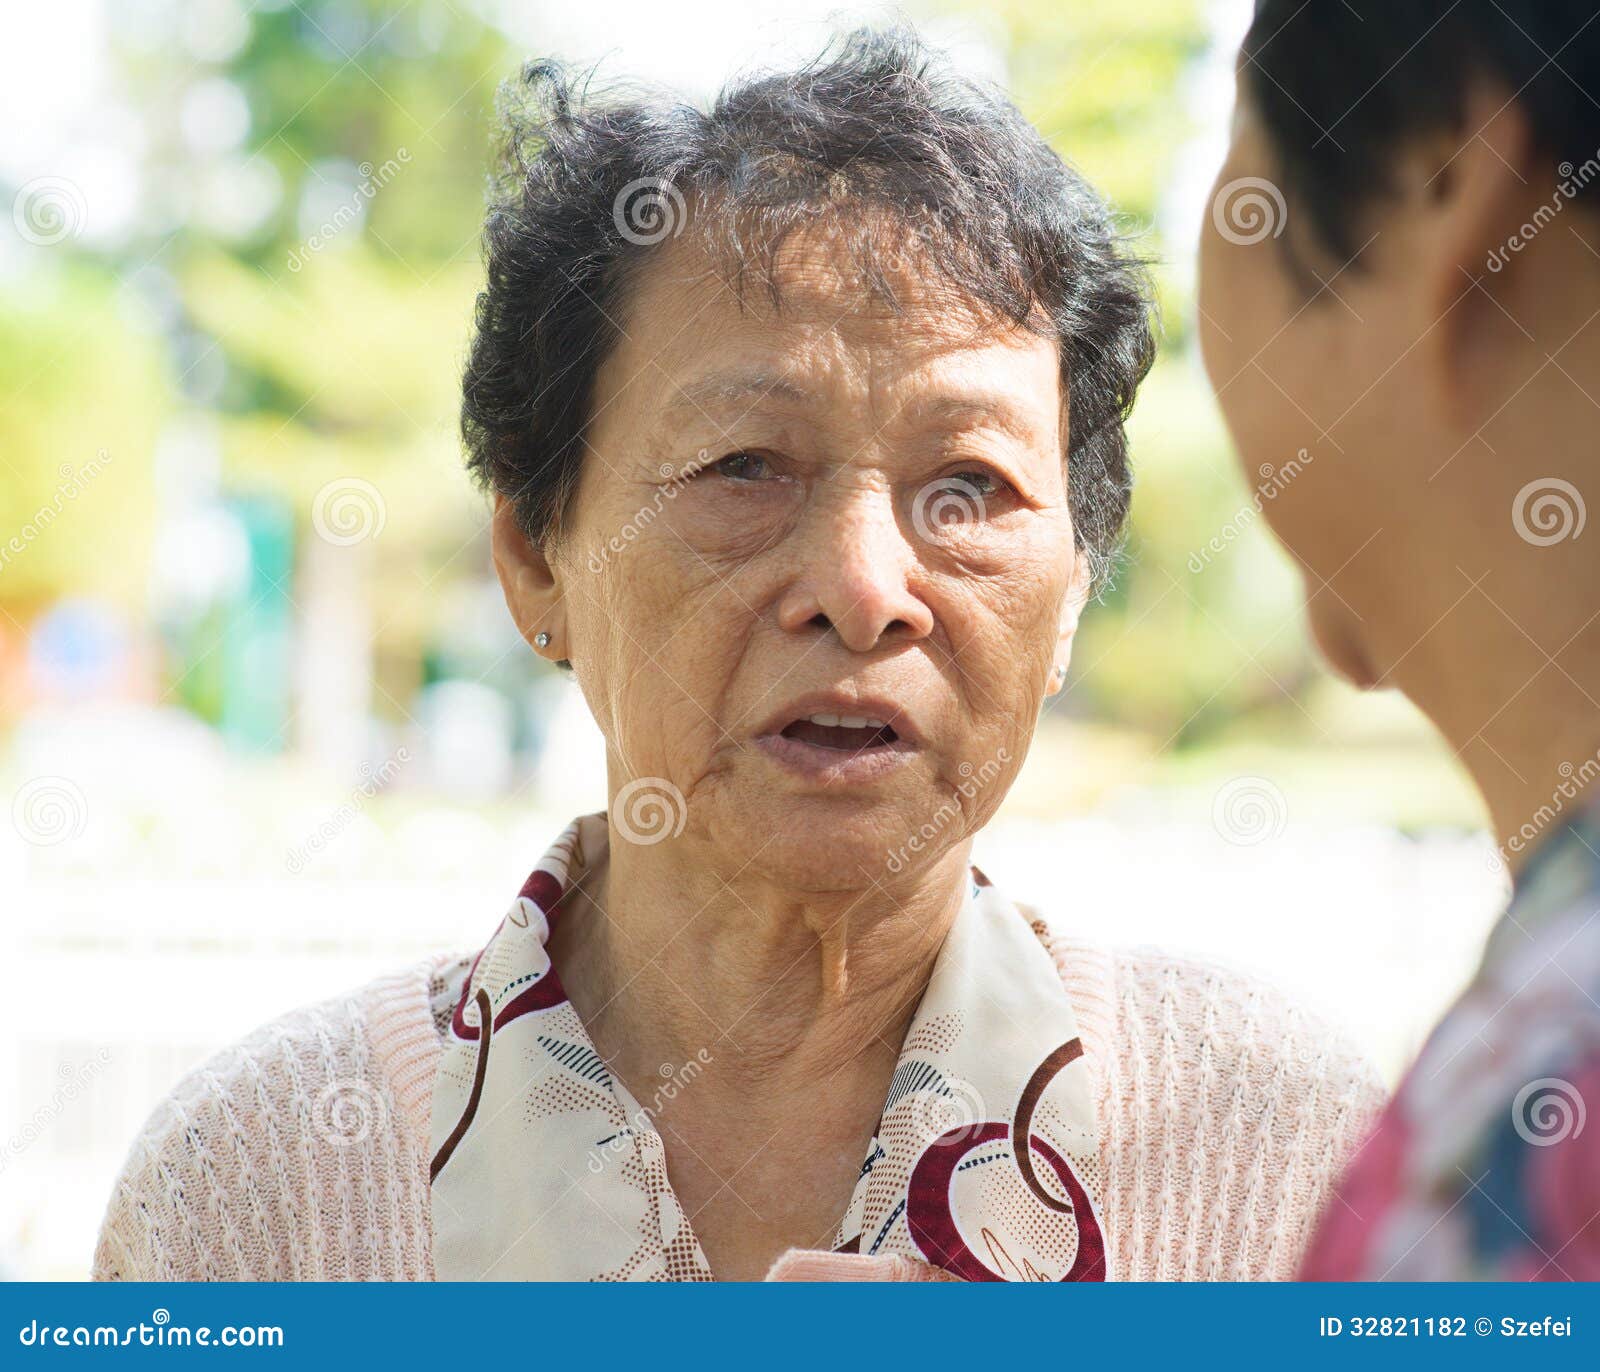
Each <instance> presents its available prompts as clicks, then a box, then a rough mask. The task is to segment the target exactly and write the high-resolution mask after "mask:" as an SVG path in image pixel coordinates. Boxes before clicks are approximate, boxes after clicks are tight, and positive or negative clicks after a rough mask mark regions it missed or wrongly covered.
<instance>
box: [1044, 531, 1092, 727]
mask: <svg viewBox="0 0 1600 1372" xmlns="http://www.w3.org/2000/svg"><path fill="white" fill-rule="evenodd" d="M1093 587H1094V571H1093V569H1092V568H1091V566H1090V565H1089V558H1088V555H1087V554H1086V553H1083V552H1079V553H1077V554H1076V555H1075V556H1074V557H1073V562H1072V581H1071V584H1070V585H1068V587H1067V594H1066V596H1065V598H1064V599H1063V600H1062V602H1061V626H1060V630H1059V632H1058V633H1057V635H1056V655H1055V661H1054V666H1053V667H1052V668H1051V673H1050V680H1049V683H1048V684H1047V685H1046V687H1045V694H1046V695H1052V696H1053V695H1055V694H1056V693H1057V692H1058V691H1060V690H1061V688H1062V687H1063V686H1065V685H1066V684H1067V669H1068V667H1070V666H1071V665H1072V640H1073V638H1074V637H1075V636H1076V634H1077V632H1078V621H1079V620H1080V619H1082V618H1083V607H1084V606H1085V605H1087V604H1088V603H1089V593H1090V591H1091V590H1092V589H1093Z"/></svg>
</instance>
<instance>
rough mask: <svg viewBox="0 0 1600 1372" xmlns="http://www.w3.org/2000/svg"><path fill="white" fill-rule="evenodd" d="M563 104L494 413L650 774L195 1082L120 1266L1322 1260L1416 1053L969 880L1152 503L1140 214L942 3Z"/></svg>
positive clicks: (160, 1124)
mask: <svg viewBox="0 0 1600 1372" xmlns="http://www.w3.org/2000/svg"><path fill="white" fill-rule="evenodd" d="M520 92H521V97H522V98H521V99H519V100H517V101H515V102H513V107H512V113H511V115H510V136H509V155H508V158H507V162H506V167H507V171H506V176H505V179H504V181H503V185H502V191H501V194H500V197H499V198H498V200H497V203H495V205H494V206H493V208H492V210H491V213H490V216H489V220H488V227H487V231H486V240H487V257H488V284H487V286H486V288H485V290H484V292H483V294H482V295H481V296H480V297H479V301H478V312H477V332H476V339H475V342H474V344H473V348H472V352H471V358H470V361H469V364H468V366H467V371H466V382H465V403H464V407H463V413H464V428H465V434H466V440H467V446H468V449H469V452H470V460H471V465H472V467H473V469H474V470H475V471H476V472H477V474H478V475H479V476H480V477H481V478H482V479H483V480H484V482H485V483H486V484H487V486H488V488H489V489H490V491H491V492H492V493H493V498H494V519H493V548H494V561H495V566H496V568H497V570H498V572H499V576H500V580H501V583H502V585H503V586H504V589H505V596H506V602H507V604H508V606H509V608H510V611H511V613H512V615H513V616H514V618H515V620H516V623H517V625H518V627H519V628H520V629H521V631H522V632H523V634H524V635H525V636H526V637H527V638H528V640H529V641H530V643H531V644H532V645H533V648H534V650H535V651H536V652H537V653H539V654H540V655H541V656H543V657H545V658H547V659H549V660H551V661H552V662H558V663H564V664H570V666H571V669H572V671H573V672H574V673H575V674H576V677H577V680H578V682H579V684H580V685H581V687H582V689H583V692H584V694H585V696H586V697H587V700H588V702H589V705H590V707H591V708H592V710H593V712H594V716H595V718H596V720H597V721H598V722H599V725H600V728H601V730H602V731H603V733H604V735H605V737H606V741H607V745H608V757H609V775H610V781H609V785H610V806H609V809H608V811H607V812H606V813H605V814H599V815H591V816H587V817H584V818H580V819H578V820H576V821H575V822H574V823H573V824H572V825H571V826H570V827H569V828H568V829H567V830H566V832H565V833H563V834H561V835H560V836H559V837H558V838H557V839H556V840H555V842H554V844H553V845H552V847H551V848H550V850H549V851H548V852H547V853H546V854H545V855H544V856H543V857H542V858H540V859H539V860H538V862H537V863H536V864H535V865H534V867H533V870H532V873H531V875H529V877H528V878H527V881H526V882H525V883H524V885H523V886H522V889H521V890H520V891H519V892H518V893H517V894H516V896H515V898H514V899H513V900H512V902H511V905H510V908H509V909H508V910H507V911H506V912H505V914H504V916H503V917H502V918H501V920H500V923H499V925H498V926H497V927H493V928H483V929H482V930H481V932H480V935H479V938H480V944H479V951H477V952H476V953H475V954H474V955H472V956H470V957H462V958H450V959H443V960H440V961H437V962H434V963H432V964H430V965H428V966H425V967H422V968H418V969H413V970H410V971H407V972H403V973H401V974H399V975H397V976H392V977H389V978H387V979H385V980H382V981H379V982H377V983H375V984H374V985H372V986H369V987H367V988H366V989H364V990H362V991H358V992H356V993H355V994H354V995H352V996H350V997H348V998H345V999H342V1000H339V1001H337V1002H334V1003H331V1004H326V1005H322V1006H319V1007H317V1008H314V1009H311V1010H306V1011H302V1012H300V1013H298V1014H295V1015H291V1016H289V1017H288V1018H286V1019H284V1020H281V1021H279V1022H278V1023H276V1024H274V1025H272V1026H270V1027H269V1028H267V1029H266V1030H263V1031H262V1032H260V1033H259V1034H257V1035H256V1036H254V1037H252V1038H250V1039H248V1040H246V1041H245V1042H244V1043H243V1044H241V1045H240V1046H239V1047H237V1048H235V1049H233V1050H231V1051H230V1052H227V1053H225V1054H223V1055H222V1056H220V1057H219V1058H217V1059H215V1060H213V1061H212V1062H211V1063H210V1064H208V1065H207V1066H206V1067H205V1068H203V1069H201V1070H200V1071H199V1072H198V1073H197V1074H195V1075H194V1076H193V1077H191V1078H190V1079H189V1080H188V1081H187V1082H186V1083H184V1084H183V1085H181V1086H180V1087H179V1088H178V1089H177V1091H176V1092H175V1093H174V1094H173V1096H172V1097H171V1099H170V1100H169V1101H168V1103H167V1104H166V1106H165V1107H164V1108H163V1109H162V1110H161V1111H159V1112H158V1113H157V1115H156V1116H155V1118H154V1119H153V1120H152V1122H151V1124H150V1125H149V1126H148V1129H147V1131H146V1133H145V1135H144V1136H143V1137H142V1138H141V1139H140V1140H139V1141H138V1142H137V1143H136V1145H135V1148H134V1151H133V1154H132V1157H131V1158H130V1160H129V1162H128V1164H127V1168H126V1171H125V1174H124V1176H123V1177H122V1179H121V1181H120V1182H119V1183H118V1186H117V1189H116V1193H115V1195H114V1196H113V1198H112V1202H111V1208H110V1213H109V1215H108V1217H107V1220H106V1224H105V1230H104V1234H103V1237H102V1240H101V1243H100V1247H99V1250H98V1254H97V1259H96V1270H97V1273H98V1274H99V1275H101V1276H104V1277H122V1278H168V1277H195V1278H200V1277H208V1278H229V1279H239V1278H252V1279H256V1278H324V1277H384V1278H432V1277H438V1278H441V1279H444V1278H449V1279H479V1278H486V1279H519V1278H535V1279H550V1278H556V1279H581V1280H589V1279H594V1280H619V1279H630V1278H644V1279H653V1280H669V1281H700V1280H709V1279H711V1278H713V1277H716V1278H721V1279H745V1278H756V1277H760V1276H762V1275H764V1274H769V1275H775V1276H782V1277H797V1276H801V1277H812V1276H833V1275H838V1276H841V1277H863V1276H866V1277H920V1278H930V1277H946V1278H948V1277H954V1278H961V1279H966V1280H984V1281H989V1280H1049V1281H1057V1280H1082V1281H1102V1280H1107V1279H1135V1278H1181V1277H1189V1278H1263V1277H1278V1276H1285V1275H1287V1274H1289V1273H1291V1272H1292V1271H1293V1269H1294V1266H1295V1263H1296V1261H1297V1259H1298V1257H1299V1254H1300V1251H1301V1248H1302V1245H1303V1243H1304V1241H1305V1239H1306V1237H1307V1234H1308V1232H1309V1228H1310V1226H1311V1224H1312V1223H1313V1221H1314V1219H1315V1217H1316V1214H1317V1210H1318V1207H1319V1204H1320V1203H1321V1201H1322V1200H1323V1198H1324V1196H1325V1195H1326V1194H1327V1189H1328V1186H1329V1183H1330V1180H1331V1178H1332V1177H1333V1176H1334V1174H1335V1173H1336V1172H1337V1170H1338V1168H1339V1165H1340V1164H1341V1162H1342V1161H1343V1160H1344V1159H1345V1158H1346V1157H1347V1155H1348V1154H1349V1153H1350V1151H1351V1149H1352V1147H1353V1146H1354V1145H1355V1144H1356V1142H1357V1141H1358V1140H1359V1139H1360V1137H1361V1135H1362V1133H1363V1130H1364V1129H1365V1127H1366V1125H1367V1124H1368V1122H1369V1120H1370V1119H1371V1117H1372V1115H1373V1114H1374V1112H1375V1110H1376V1108H1377V1106H1378V1104H1379V1092H1378V1088H1377V1087H1376V1085H1375V1083H1374V1080H1373V1077H1372V1075H1371V1073H1370V1071H1369V1070H1368V1069H1367V1067H1366V1066H1365V1064H1364V1063H1363V1062H1362V1061H1361V1060H1360V1058H1359V1057H1358V1056H1357V1055H1356V1054H1354V1053H1353V1052H1352V1051H1351V1050H1350V1049H1349V1048H1348V1047H1347V1046H1346V1045H1345V1044H1344V1043H1342V1042H1341V1041H1340V1040H1339V1039H1337V1038H1336V1037H1333V1036H1331V1035H1330V1034H1329V1033H1328V1032H1327V1031H1326V1030H1324V1029H1323V1028H1321V1027H1320V1026H1319V1025H1317V1024H1316V1023H1315V1022H1314V1021H1312V1020H1310V1019H1308V1018H1306V1017H1305V1016H1304V1015H1302V1014H1300V1013H1298V1012H1297V1011H1296V1010H1295V1009H1294V1008H1293V1007H1291V1006H1290V1005H1288V1004H1286V1003H1285V1002H1284V1001H1283V1000H1282V999H1280V998H1279V997H1278V996H1276V995H1275V994H1274V993H1272V992H1270V991H1267V990H1264V989H1263V988H1261V987H1259V986H1255V985H1253V984H1251V983H1249V982H1247V981H1245V980H1243V979H1241V978H1239V977H1236V976H1232V975H1229V974H1226V973H1223V972H1220V971H1217V970H1214V969H1211V968H1208V967H1203V966H1199V965H1196V964H1194V963H1189V962H1183V961H1177V960H1173V959H1170V958H1164V957H1160V956H1157V955H1154V954H1150V953H1118V952H1112V951H1107V950H1104V949H1101V948H1099V947H1093V946H1089V945H1087V944H1085V943H1082V942H1076V941H1073V940H1070V939H1066V938H1063V937H1059V936H1057V935H1056V934H1054V933H1052V932H1051V930H1050V928H1049V927H1048V925H1047V924H1046V923H1044V922H1043V921H1042V920H1040V919H1039V918H1037V917H1033V916H1031V915H1030V914H1029V913H1026V912H1024V911H1022V910H1020V909H1019V907H1018V906H1016V905H1015V904H1013V903H1012V902H1011V901H1009V900H1008V899H1007V898H1006V897H1005V895H1004V894H1003V893H1002V891H1001V890H1000V888H999V887H997V886H995V885H993V884H992V883H991V882H990V881H989V880H988V879H987V878H986V877H985V876H984V875H982V874H981V873H980V872H978V871H977V870H976V869H975V868H973V867H972V866H971V863H970V850H971V847H972V842H973V839H974V837H975V836H976V835H977V833H978V832H979V830H981V829H982V828H983V826H984V824H985V823H986V822H987V821H988V820H989V819H990V817H991V816H992V815H993V814H994V813H995V811H996V809H997V808H998V806H999V805H1000V802H1001V800H1002V799H1003V797H1004V796H1005V794H1006V791H1007V788H1008V787H1009V786H1010V784H1011V783H1012V781H1013V780H1014V778H1015V777H1016V774H1017V771H1018V769H1019V768H1020V767H1021V765H1022V762H1023V758H1024V757H1025V755H1026V753H1027V751H1028V745H1029V741H1030V739H1031V736H1032V733H1033V729H1034V725H1035V721H1036V720H1037V718H1038V715H1039V710H1040V706H1041V704H1042V702H1043V700H1044V698H1045V697H1046V696H1047V695H1049V694H1051V693H1052V692H1055V691H1059V690H1060V689H1061V687H1062V684H1063V681H1064V679H1065V676H1066V671H1067V654H1068V649H1069V647H1070V645H1071V642H1072V637H1073V631H1074V628H1075V626H1076V624H1077V622H1078V616H1079V613H1080V611H1081V610H1082V609H1083V607H1084V604H1085V601H1086V599H1087V598H1088V596H1089V595H1090V593H1091V590H1092V587H1093V585H1094V582H1095V580H1096V578H1097V577H1098V576H1099V575H1101V574H1102V573H1103V571H1104V569H1105V567H1106V565H1107V563H1108V561H1109V558H1110V556H1111V553H1112V550H1113V543H1114V540H1115V538H1116V537H1117V534H1118V530H1119V527H1120V524H1121V522H1122V519H1123V516H1124V514H1125V511H1126V507H1127V502H1128V490H1129V482H1128V474H1127V465H1126V452H1125V442H1124V435H1123V417H1124V415H1125V413H1126V411H1127V409H1128V406H1129V404H1130V403H1131V401H1132V398H1133V395H1134V391H1135V389H1136V387H1137V384H1138V382H1139V381H1140V379H1141V378H1142V376H1143V374H1144V372H1145V370H1146V368H1147V367H1148V365H1149V362H1150V357H1151V350H1152V343H1151V336H1150V332H1149V324H1148V310H1147V301H1146V297H1145V293H1144V290H1143V286H1142V281H1141V278H1140V276H1139V274H1138V273H1137V271H1136V269H1135V268H1134V266H1133V265H1131V264H1130V262H1129V261H1128V260H1126V259H1125V258H1124V257H1123V256H1122V254H1121V253H1120V251H1119V248H1118V245H1117V242H1116V240H1115V237H1114V234H1113V230H1112V227H1111V223H1110V220H1109V216H1108V213H1107V210H1106V208H1105V206H1104V205H1103V203H1102V202H1101V201H1100V199H1099V198H1098V197H1097V196H1096V195H1095V194H1094V193H1093V192H1092V191H1091V189H1090V188H1089V187H1088V186H1087V185H1085V183H1084V182H1083V181H1082V180H1081V179H1080V178H1079V177H1077V176H1076V175H1075V174H1074V173H1073V172H1072V171H1071V170H1070V169H1069V168H1068V167H1066V166H1065V165H1064V164H1063V163H1062V161H1061V160H1060V159H1059V158H1058V157H1057V156H1056V155H1055V154H1054V153H1053V152H1052V151H1051V150H1050V149H1049V147H1047V146H1046V144H1045V143H1044V141H1043V140H1042V139H1041V138H1040V137H1039V135H1038V134H1037V133H1036V132H1035V131H1034V130H1033V129H1032V128H1031V127H1030V126H1029V125H1028V124H1027V123H1026V122H1025V121H1024V120H1023V119H1022V118H1021V117H1020V115H1019V114H1018V113H1017V111H1016V110H1015V109H1014V108H1012V107H1011V106H1010V105H1009V104H1008V103H1006V102H1005V101H1004V100H1003V99H1001V98H999V97H998V96H996V95H994V94H993V93H990V92H988V91H986V90H982V89H979V88H977V87H974V86H972V85H970V84H968V83H965V82H963V81H960V80H957V79H955V78H954V77H952V76H949V75H947V74H944V73H942V72H941V71H940V70H939V69H937V68H936V67H935V66H934V65H933V64H932V63H931V61H930V60H929V59H928V57H927V56H926V55H925V54H924V53H923V52H922V51H921V50H919V48H918V47H917V45H916V43H915V41H914V40H912V39H910V38H909V37H907V36H905V35H903V34H901V35H887V36H886V35H874V34H858V35H855V36H852V37H851V38H848V39H846V40H844V41H843V43H842V44H841V45H840V46H839V47H837V48H836V49H835V50H834V51H833V52H832V53H831V54H830V55H828V56H826V57H825V58H823V59H822V60H819V61H818V62H817V63H815V64H813V65H810V66H808V67H806V68H804V69H803V70H798V71H793V72H789V73H786V74H781V75H769V76H765V77H762V78H760V79H756V80H751V81H748V82H745V83H742V84H738V85H735V86H733V87H732V88H730V89H729V90H727V91H726V92H725V93H724V94H723V96H722V97H721V98H720V99H719V100H718V101H717V103H716V105H715V106H714V107H713V108H712V110H711V111H710V112H709V113H702V112H699V111H696V110H692V109H688V108H683V107H677V106H671V105H667V104H655V103H649V102H636V103H627V102H611V103H598V104H597V103H592V102H591V103H587V104H585V103H580V102H579V100H578V98H577V96H576V95H575V93H574V91H573V89H572V88H571V87H570V86H569V85H567V84H566V83H565V81H564V79H563V78H562V76H561V74H560V73H559V71H557V70H555V69H552V68H549V67H545V66H539V67H534V68H532V69H530V70H529V71H528V72H527V73H525V76H524V80H523V82H522V85H521V88H520ZM1068 879H1069V878H1068V874H1067V873H1063V874H1062V882H1063V887H1064V888H1065V887H1066V885H1067V882H1068ZM476 922H477V920H476V919H469V920H468V922H467V923H466V924H465V925H464V926H463V928H464V931H468V930H470V929H471V927H472V925H473V924H474V923H476ZM485 935H486V936H487V942H486V943H485V942H481V939H482V937H483V936H485Z"/></svg>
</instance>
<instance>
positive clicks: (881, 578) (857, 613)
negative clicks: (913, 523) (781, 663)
mask: <svg viewBox="0 0 1600 1372" xmlns="http://www.w3.org/2000/svg"><path fill="white" fill-rule="evenodd" d="M796 533H797V534H798V535H799V536H800V537H801V539H802V540H803V543H804V547H803V550H802V553H801V570H800V574H799V575H798V576H797V577H796V579H795V581H794V582H793V584H792V585H790V587H789V588H788V590H787V591H786V592H785V593H784V596H783V599H782V600H781V601H780V603H779V606H778V623H779V625H780V626H781V627H782V628H783V629H784V631H785V632H787V633H813V632H816V631H819V630H820V631H822V632H827V631H830V630H831V631H832V632H833V633H836V634H837V635H838V636H839V639H840V641H841V642H842V643H843V644H844V645H845V647H847V648H849V649H850V650H851V651H852V652H857V653H866V652H871V651H872V650H873V649H874V648H879V647H884V646H887V645H890V644H897V643H910V642H915V641H916V640H917V639H921V638H926V637H927V636H928V635H929V634H931V633H932V632H933V612H932V610H930V609H929V608H928V605H927V603H926V602H925V601H924V600H923V599H922V597H921V596H920V595H918V594H917V592H916V590H915V589H914V588H913V586H912V578H913V577H914V575H915V572H916V568H917V565H918V564H917V556H916V550H915V548H914V547H913V546H912V545H911V543H910V542H909V541H908V539H907V536H906V534H905V533H904V532H903V531H902V529H901V527H900V524H899V522H898V521H897V520H896V519H895V512H894V503H893V497H892V496H891V494H890V493H889V492H887V491H882V490H871V489H856V490H852V491H849V492H847V493H845V494H844V495H843V497H842V498H841V499H839V500H837V501H830V502H821V508H819V509H817V510H816V511H815V512H814V513H813V515H812V517H811V518H810V519H808V520H806V521H805V522H804V523H803V524H802V526H801V527H800V528H799V529H797V530H796Z"/></svg>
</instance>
